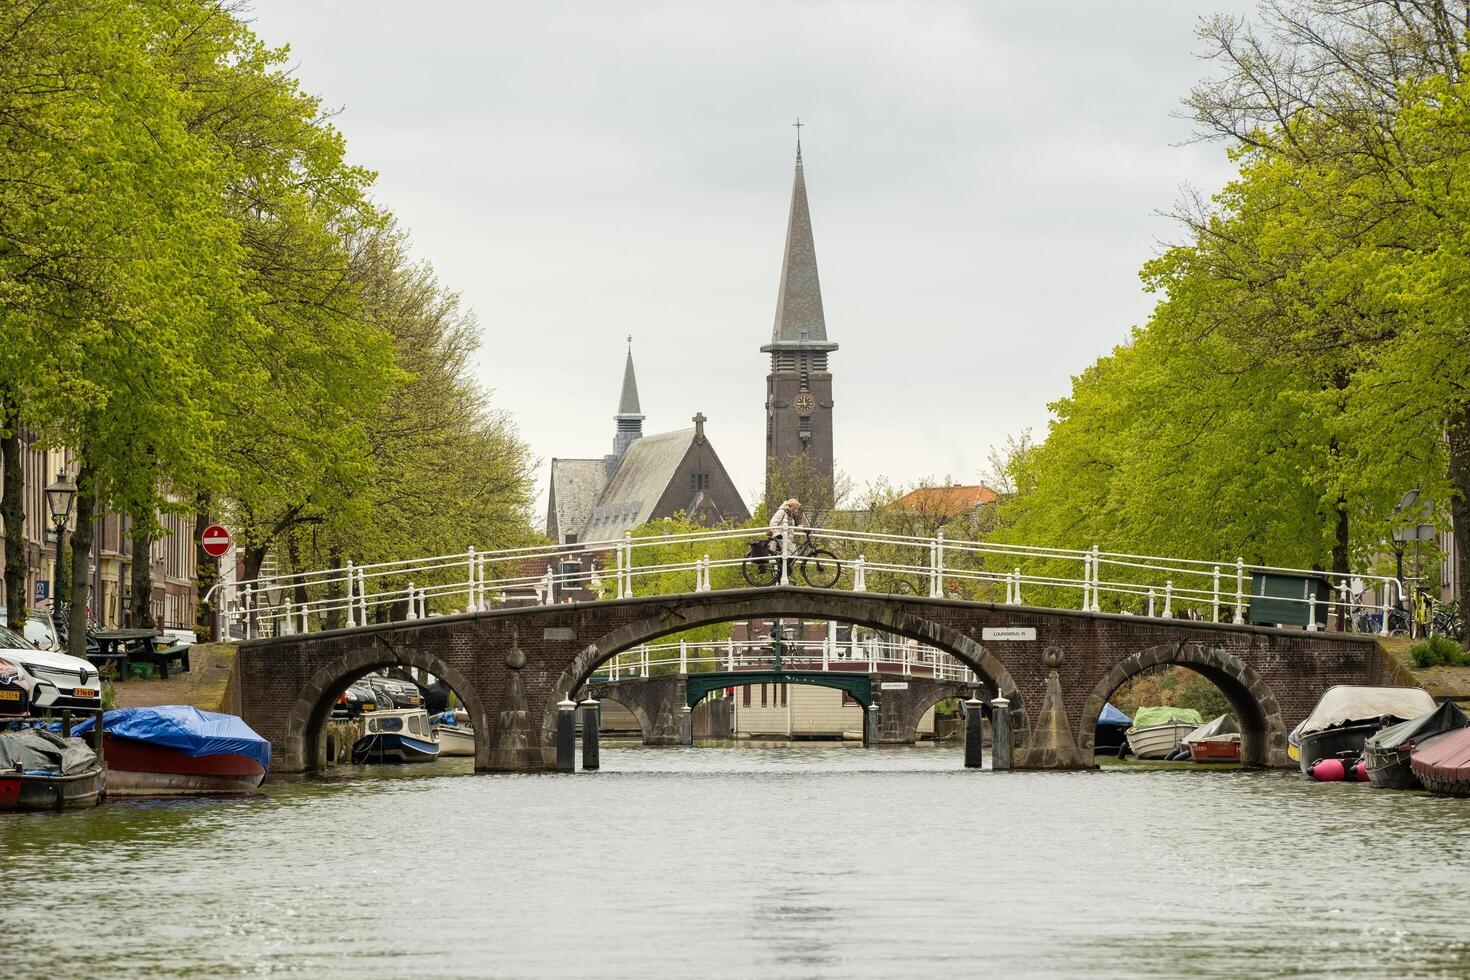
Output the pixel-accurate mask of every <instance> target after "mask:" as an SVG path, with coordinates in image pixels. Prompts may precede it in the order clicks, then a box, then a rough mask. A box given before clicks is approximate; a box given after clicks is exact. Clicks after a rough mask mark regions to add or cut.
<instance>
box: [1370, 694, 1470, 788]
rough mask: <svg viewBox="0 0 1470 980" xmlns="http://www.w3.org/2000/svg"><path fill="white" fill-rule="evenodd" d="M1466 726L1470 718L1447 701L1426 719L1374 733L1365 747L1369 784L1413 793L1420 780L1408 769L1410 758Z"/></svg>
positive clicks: (1415, 720)
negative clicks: (1419, 749)
mask: <svg viewBox="0 0 1470 980" xmlns="http://www.w3.org/2000/svg"><path fill="white" fill-rule="evenodd" d="M1466 726H1470V716H1467V715H1466V714H1465V712H1463V711H1461V710H1460V709H1459V708H1457V707H1455V704H1454V702H1452V701H1446V702H1445V703H1444V704H1442V705H1440V706H1439V707H1438V708H1435V709H1434V710H1433V711H1431V712H1429V713H1428V714H1427V715H1420V716H1419V717H1418V718H1414V719H1412V720H1410V721H1405V722H1400V723H1399V724H1397V725H1392V726H1390V727H1388V728H1384V729H1382V730H1380V731H1377V732H1374V733H1373V734H1372V735H1369V736H1368V740H1367V741H1366V742H1364V743H1363V761H1364V763H1365V765H1366V766H1367V769H1368V781H1369V782H1370V783H1372V784H1373V785H1374V786H1376V787H1378V788H1379V789H1413V788H1414V787H1416V786H1418V785H1419V777H1417V776H1415V775H1414V770H1413V768H1412V767H1411V766H1410V765H1409V757H1410V755H1411V754H1412V753H1413V752H1414V751H1415V750H1416V749H1418V748H1421V747H1423V746H1426V745H1428V744H1429V743H1430V742H1431V741H1433V740H1434V739H1436V738H1438V737H1439V736H1441V735H1443V734H1445V733H1446V732H1452V731H1455V730H1456V729H1459V728H1465V727H1466Z"/></svg>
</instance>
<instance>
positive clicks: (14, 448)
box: [0, 396, 56, 632]
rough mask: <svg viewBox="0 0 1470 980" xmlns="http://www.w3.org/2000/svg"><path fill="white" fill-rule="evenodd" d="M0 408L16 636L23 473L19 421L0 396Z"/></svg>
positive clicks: (2, 505)
mask: <svg viewBox="0 0 1470 980" xmlns="http://www.w3.org/2000/svg"><path fill="white" fill-rule="evenodd" d="M0 405H3V412H4V417H3V419H0V425H3V427H4V433H3V435H0V465H3V466H4V468H5V472H4V479H3V487H0V520H3V521H4V522H5V613H6V615H7V616H8V617H9V623H10V625H11V626H12V627H14V628H15V630H16V632H20V631H21V630H22V629H23V628H24V627H25V622H26V600H28V599H29V598H30V596H28V595H26V536H25V530H26V509H25V508H26V502H25V469H24V467H23V466H22V464H21V459H20V457H21V447H20V417H19V416H18V415H17V414H16V411H15V408H14V406H13V404H12V402H11V400H10V398H9V397H8V396H0ZM46 516H47V517H48V518H49V517H50V516H51V515H49V514H48V515H46ZM53 584H54V583H53ZM55 594H56V593H55V592H53V593H52V595H55ZM52 602H55V599H53V600H52Z"/></svg>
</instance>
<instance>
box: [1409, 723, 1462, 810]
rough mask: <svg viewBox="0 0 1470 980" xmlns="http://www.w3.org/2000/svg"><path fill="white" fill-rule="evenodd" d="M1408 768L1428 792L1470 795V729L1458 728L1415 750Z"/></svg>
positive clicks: (1447, 794) (1410, 757)
mask: <svg viewBox="0 0 1470 980" xmlns="http://www.w3.org/2000/svg"><path fill="white" fill-rule="evenodd" d="M1409 768H1410V769H1412V770H1413V772H1414V775H1415V776H1417V777H1419V782H1421V783H1423V784H1424V788H1425V789H1427V790H1429V791H1430V792H1431V793H1441V794H1444V795H1446V796H1470V728H1460V729H1456V730H1455V731H1452V732H1447V733H1446V734H1444V735H1441V736H1439V737H1438V738H1435V739H1432V740H1431V741H1430V742H1428V743H1427V744H1426V745H1424V746H1422V747H1420V748H1416V749H1414V751H1413V753H1411V754H1410V756H1409Z"/></svg>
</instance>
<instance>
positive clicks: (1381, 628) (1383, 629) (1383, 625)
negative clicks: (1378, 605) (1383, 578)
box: [1378, 580, 1397, 636]
mask: <svg viewBox="0 0 1470 980" xmlns="http://www.w3.org/2000/svg"><path fill="white" fill-rule="evenodd" d="M1395 581H1397V580H1395ZM1391 591H1392V590H1391V589H1390V588H1389V587H1388V583H1387V582H1384V583H1383V608H1382V612H1383V616H1382V622H1380V623H1379V624H1378V635H1379V636H1387V635H1388V594H1389V592H1391Z"/></svg>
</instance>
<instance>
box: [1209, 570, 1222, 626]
mask: <svg viewBox="0 0 1470 980" xmlns="http://www.w3.org/2000/svg"><path fill="white" fill-rule="evenodd" d="M1214 581H1215V586H1214V587H1215V592H1214V596H1213V597H1212V598H1211V599H1210V622H1212V623H1218V622H1219V621H1220V566H1219V565H1216V566H1215V578H1214Z"/></svg>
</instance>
